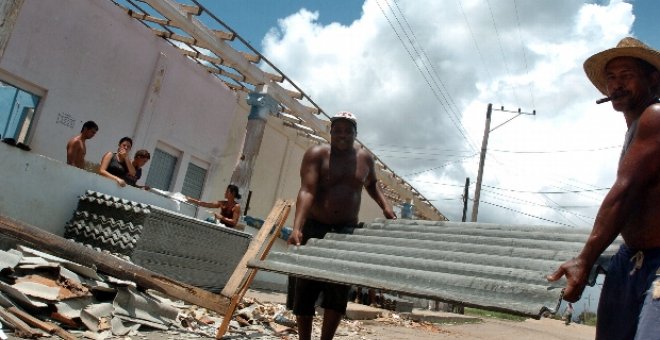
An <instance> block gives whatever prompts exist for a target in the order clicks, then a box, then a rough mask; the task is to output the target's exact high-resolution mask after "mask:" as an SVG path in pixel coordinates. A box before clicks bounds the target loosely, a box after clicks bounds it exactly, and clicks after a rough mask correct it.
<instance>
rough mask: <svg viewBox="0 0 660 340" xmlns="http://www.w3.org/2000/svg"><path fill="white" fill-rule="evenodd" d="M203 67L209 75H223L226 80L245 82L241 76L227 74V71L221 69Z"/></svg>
mask: <svg viewBox="0 0 660 340" xmlns="http://www.w3.org/2000/svg"><path fill="white" fill-rule="evenodd" d="M204 67H205V68H206V70H207V71H209V72H211V73H215V74H220V75H223V76H225V77H227V78H231V79H233V80H235V81H238V82H241V81H245V78H244V77H243V75H242V74H236V73H231V72H227V71H225V70H223V69H221V68H217V67H210V66H204Z"/></svg>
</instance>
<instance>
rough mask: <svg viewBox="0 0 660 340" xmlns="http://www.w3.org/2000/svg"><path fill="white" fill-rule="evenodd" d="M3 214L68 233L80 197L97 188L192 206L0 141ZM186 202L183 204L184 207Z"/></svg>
mask: <svg viewBox="0 0 660 340" xmlns="http://www.w3.org/2000/svg"><path fill="white" fill-rule="evenodd" d="M0 158H1V159H2V162H0V174H2V181H1V186H0V187H1V188H2V189H1V191H0V215H3V216H8V217H11V218H13V219H15V220H18V221H21V222H24V223H27V224H30V225H33V226H36V227H39V228H41V229H44V230H47V231H49V232H51V233H53V234H55V235H59V236H63V235H64V225H65V224H66V222H67V221H69V219H71V216H72V215H73V213H74V211H75V210H76V207H77V206H78V197H79V196H81V195H83V194H84V193H85V191H87V190H94V191H98V192H102V193H105V194H109V195H112V196H117V197H123V198H126V199H128V200H131V201H135V202H141V203H145V204H151V205H155V206H158V207H161V208H164V209H169V210H172V211H176V212H180V213H186V214H188V213H187V212H189V211H190V206H188V205H187V204H186V203H178V202H177V201H174V200H172V199H169V198H166V197H164V196H160V195H157V194H154V193H151V192H147V191H145V190H142V189H137V188H133V187H125V188H122V187H119V186H118V185H117V183H115V182H114V181H112V180H110V179H107V178H105V177H102V176H99V175H97V174H95V173H91V172H88V171H85V170H81V169H78V168H75V167H72V166H70V165H67V164H66V163H63V162H60V161H57V160H54V159H51V158H48V157H46V156H42V155H39V154H37V153H34V152H26V151H23V150H20V149H18V148H16V147H12V146H9V145H7V144H5V143H0ZM182 206H183V207H182Z"/></svg>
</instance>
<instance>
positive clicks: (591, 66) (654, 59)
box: [584, 37, 660, 96]
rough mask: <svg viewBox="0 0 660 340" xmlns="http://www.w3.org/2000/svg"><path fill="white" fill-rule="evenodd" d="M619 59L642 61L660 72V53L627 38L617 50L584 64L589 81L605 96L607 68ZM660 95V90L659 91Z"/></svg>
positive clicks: (599, 55)
mask: <svg viewBox="0 0 660 340" xmlns="http://www.w3.org/2000/svg"><path fill="white" fill-rule="evenodd" d="M618 57H633V58H638V59H642V60H644V61H646V62H648V63H649V64H651V65H653V66H655V68H656V69H657V70H658V71H660V52H658V51H657V50H654V49H652V48H650V47H649V46H646V45H645V44H644V43H643V42H641V41H639V40H637V39H635V38H631V37H626V38H623V39H621V41H619V43H618V44H617V45H616V47H615V48H610V49H609V50H605V51H602V52H599V53H596V54H594V55H592V56H591V57H589V59H587V60H586V61H585V62H584V72H585V73H586V74H587V77H589V80H591V82H592V83H593V84H594V86H596V88H597V89H598V90H599V91H600V92H601V93H602V94H604V95H606V96H607V95H608V94H607V82H606V79H605V66H606V65H607V63H609V62H610V60H612V59H614V58H618ZM657 92H658V94H660V88H659V89H658V90H657Z"/></svg>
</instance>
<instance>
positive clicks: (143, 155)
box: [124, 149, 151, 190]
mask: <svg viewBox="0 0 660 340" xmlns="http://www.w3.org/2000/svg"><path fill="white" fill-rule="evenodd" d="M150 159H151V155H150V154H149V151H147V150H144V149H140V150H138V151H137V152H136V153H135V157H134V158H133V168H134V169H135V175H134V176H132V175H131V174H129V173H127V174H126V177H125V178H124V181H125V182H126V184H128V185H131V186H134V187H136V188H142V189H144V190H149V187H148V186H146V185H138V184H137V181H139V180H140V178H141V177H142V167H144V166H145V165H146V164H147V162H148V161H149V160H150Z"/></svg>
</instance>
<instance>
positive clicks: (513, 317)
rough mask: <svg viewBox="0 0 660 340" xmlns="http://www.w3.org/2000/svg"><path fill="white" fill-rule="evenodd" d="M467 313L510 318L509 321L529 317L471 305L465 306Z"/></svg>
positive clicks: (495, 317) (504, 318)
mask: <svg viewBox="0 0 660 340" xmlns="http://www.w3.org/2000/svg"><path fill="white" fill-rule="evenodd" d="M465 315H470V316H477V317H484V318H493V319H501V320H509V321H525V320H526V319H528V318H526V317H524V316H520V315H513V314H508V313H502V312H494V311H489V310H484V309H478V308H470V307H465Z"/></svg>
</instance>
